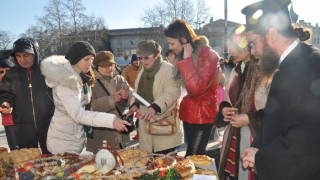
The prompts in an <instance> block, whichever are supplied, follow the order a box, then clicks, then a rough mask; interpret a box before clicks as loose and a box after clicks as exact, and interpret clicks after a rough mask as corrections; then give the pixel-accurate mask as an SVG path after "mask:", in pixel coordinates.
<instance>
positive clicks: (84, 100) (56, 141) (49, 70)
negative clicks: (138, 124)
mask: <svg viewBox="0 0 320 180" xmlns="http://www.w3.org/2000/svg"><path fill="white" fill-rule="evenodd" d="M94 57H95V51H94V48H93V47H92V45H91V44H89V43H88V42H84V41H80V42H76V43H74V44H73V45H72V46H71V47H70V49H69V50H68V51H67V53H66V55H65V56H51V57H48V58H46V59H44V60H43V62H42V63H41V71H42V73H43V75H44V76H45V79H46V83H47V85H48V86H49V87H51V88H52V94H53V99H54V104H55V112H54V115H53V117H52V119H51V123H50V126H49V130H48V136H47V147H48V150H49V151H50V152H51V153H52V154H58V153H60V154H63V153H65V152H69V153H78V154H79V153H81V151H82V149H83V147H84V143H85V139H86V136H85V132H84V128H83V125H87V126H94V127H107V128H114V129H117V130H118V131H127V128H126V126H125V124H127V125H130V124H129V123H128V122H126V121H123V120H121V119H119V118H117V117H116V115H114V114H108V113H104V112H94V111H89V110H86V109H85V106H87V105H89V103H90V98H91V85H93V83H94V80H95V78H94V76H93V72H92V69H91V66H92V62H93V59H94Z"/></svg>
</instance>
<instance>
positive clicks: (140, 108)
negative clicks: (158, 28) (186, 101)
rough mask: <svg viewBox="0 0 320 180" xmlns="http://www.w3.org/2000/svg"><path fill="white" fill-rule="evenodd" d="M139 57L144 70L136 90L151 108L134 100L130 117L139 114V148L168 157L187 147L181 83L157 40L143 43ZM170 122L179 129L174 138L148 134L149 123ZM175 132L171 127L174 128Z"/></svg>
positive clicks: (139, 49) (141, 72)
mask: <svg viewBox="0 0 320 180" xmlns="http://www.w3.org/2000/svg"><path fill="white" fill-rule="evenodd" d="M137 47H138V51H137V54H138V56H139V60H140V61H141V63H142V65H143V67H144V69H143V71H140V73H139V74H138V77H137V79H136V83H135V91H136V92H137V94H139V95H140V96H141V97H143V98H144V99H145V100H146V101H147V102H149V103H150V104H151V105H150V106H149V107H147V106H145V104H143V103H141V102H140V101H139V100H138V99H134V98H133V101H132V102H134V103H133V104H132V105H131V108H130V110H129V113H128V116H129V115H131V114H132V113H133V112H136V113H139V114H140V117H139V133H140V134H139V147H140V149H142V150H144V151H147V152H149V153H159V154H167V153H169V152H172V151H174V150H175V148H176V147H177V146H179V145H181V144H183V133H182V126H181V124H180V122H179V119H178V118H177V114H176V105H177V100H178V98H179V97H180V88H179V85H178V82H176V81H175V80H174V75H173V66H172V65H171V64H169V63H168V62H166V61H163V60H162V57H161V47H160V45H159V44H158V43H157V42H155V41H153V40H146V41H142V42H140V43H139V44H138V45H137ZM153 120H157V121H161V120H163V121H164V122H168V121H170V122H171V123H172V124H173V126H174V127H173V128H174V129H176V131H175V132H173V133H172V134H170V135H163V134H159V135H155V134H153V133H150V132H148V131H147V129H148V128H147V127H148V122H149V121H153ZM170 131H171V128H170Z"/></svg>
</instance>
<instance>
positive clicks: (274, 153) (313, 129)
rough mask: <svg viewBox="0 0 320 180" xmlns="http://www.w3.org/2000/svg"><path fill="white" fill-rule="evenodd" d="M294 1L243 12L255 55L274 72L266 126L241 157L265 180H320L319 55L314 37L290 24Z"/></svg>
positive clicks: (256, 5) (263, 66)
mask: <svg viewBox="0 0 320 180" xmlns="http://www.w3.org/2000/svg"><path fill="white" fill-rule="evenodd" d="M289 4H290V0H268V1H267V0H265V1H260V2H257V3H253V4H251V5H249V6H247V7H245V8H244V9H243V10H242V13H243V14H245V15H246V19H247V32H248V39H249V41H250V47H251V53H253V54H255V55H256V56H259V57H260V58H261V63H260V68H261V71H262V72H264V73H265V74H269V73H272V72H274V71H275V70H276V69H277V72H276V74H275V75H274V78H273V81H272V84H271V89H270V93H269V96H268V100H267V104H266V108H265V112H264V118H263V122H262V123H263V124H262V128H261V131H260V133H259V134H258V135H257V137H256V138H255V140H254V142H253V143H252V147H251V148H249V149H247V150H245V151H244V153H243V154H242V159H243V166H244V167H248V166H249V167H255V169H256V172H257V174H258V177H259V179H261V180H270V179H272V180H277V179H279V180H280V179H281V180H286V179H290V180H295V179H297V180H298V179H299V180H301V179H320V173H319V172H320V164H319V161H320V156H319V152H320V144H319V143H316V142H317V141H318V140H319V139H320V131H319V126H320V111H319V106H320V93H319V92H320V71H319V67H320V51H319V49H317V48H315V47H314V46H311V45H308V44H306V43H305V42H303V41H305V40H307V39H309V38H310V33H309V32H308V31H305V30H304V29H303V28H300V27H299V28H298V27H295V26H293V25H292V24H291V18H290V15H289V11H288V5H289Z"/></svg>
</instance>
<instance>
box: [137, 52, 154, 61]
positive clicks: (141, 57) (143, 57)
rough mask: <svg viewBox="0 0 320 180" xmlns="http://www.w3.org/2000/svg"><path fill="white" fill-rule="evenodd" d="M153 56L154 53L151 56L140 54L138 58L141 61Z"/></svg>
mask: <svg viewBox="0 0 320 180" xmlns="http://www.w3.org/2000/svg"><path fill="white" fill-rule="evenodd" d="M151 57H153V54H152V55H150V56H139V57H138V59H139V60H140V61H141V60H142V59H145V60H148V59H149V58H151Z"/></svg>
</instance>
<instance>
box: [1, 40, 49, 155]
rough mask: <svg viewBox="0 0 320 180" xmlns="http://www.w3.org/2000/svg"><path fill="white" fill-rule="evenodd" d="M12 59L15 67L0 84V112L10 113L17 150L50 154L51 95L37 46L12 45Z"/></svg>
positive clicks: (21, 42)
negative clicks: (34, 150)
mask: <svg viewBox="0 0 320 180" xmlns="http://www.w3.org/2000/svg"><path fill="white" fill-rule="evenodd" d="M11 56H12V57H13V58H14V61H15V66H14V67H12V68H11V69H10V70H8V71H7V72H6V75H5V76H4V78H3V79H2V81H1V83H0V105H5V106H6V107H7V108H0V112H1V113H3V114H10V113H11V111H12V115H13V119H14V122H15V125H16V128H17V129H16V130H17V131H16V132H17V133H16V134H17V136H16V137H17V141H18V144H19V147H20V148H38V144H40V147H41V151H42V154H49V151H48V150H47V146H46V139H47V131H48V127H49V124H50V121H51V117H52V115H53V112H54V104H53V101H52V91H51V89H50V88H48V87H47V86H46V84H45V80H44V76H43V75H42V74H41V71H40V55H39V52H38V48H37V46H36V44H35V43H34V42H33V41H32V40H30V39H28V38H20V39H18V40H17V41H15V42H14V44H13V50H12V53H11Z"/></svg>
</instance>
